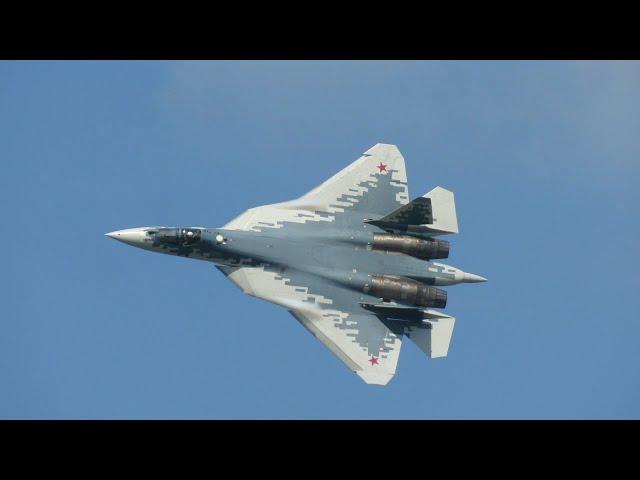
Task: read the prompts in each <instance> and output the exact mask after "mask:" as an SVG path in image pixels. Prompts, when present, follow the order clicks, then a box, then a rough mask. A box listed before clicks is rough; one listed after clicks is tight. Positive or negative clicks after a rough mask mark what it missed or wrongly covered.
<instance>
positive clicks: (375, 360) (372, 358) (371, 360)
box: [369, 355, 379, 366]
mask: <svg viewBox="0 0 640 480" xmlns="http://www.w3.org/2000/svg"><path fill="white" fill-rule="evenodd" d="M369 361H370V362H371V366H373V365H379V364H378V359H377V358H376V357H374V356H373V355H371V358H370V359H369Z"/></svg>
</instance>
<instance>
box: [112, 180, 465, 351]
mask: <svg viewBox="0 0 640 480" xmlns="http://www.w3.org/2000/svg"><path fill="white" fill-rule="evenodd" d="M393 172H394V170H388V171H384V172H383V171H379V172H373V173H371V175H370V176H369V178H368V179H366V180H365V181H362V182H360V183H358V184H357V185H356V188H350V189H349V191H348V192H345V193H342V194H341V195H340V196H338V197H336V198H335V202H332V203H331V204H330V206H331V207H334V211H331V212H329V211H322V210H315V211H313V214H312V213H311V212H299V213H298V214H296V215H295V217H296V221H286V220H285V221H280V220H277V221H276V222H257V225H256V226H253V227H252V229H251V230H249V231H243V230H229V229H224V228H209V227H180V228H181V229H186V230H198V231H200V233H201V240H200V241H198V242H196V243H195V244H193V245H184V244H177V245H171V244H166V243H162V242H159V241H157V240H155V239H154V235H153V234H145V236H144V239H142V240H141V241H139V242H136V243H135V246H138V247H141V248H144V249H146V250H151V251H156V252H159V253H165V254H169V255H177V256H183V257H187V258H193V259H198V260H205V261H211V262H214V263H215V264H216V266H217V267H218V268H219V270H220V271H221V272H223V273H224V274H225V275H227V276H228V275H229V274H231V273H232V272H234V271H235V269H237V268H238V267H245V266H249V267H258V268H260V269H262V270H264V271H266V272H272V273H274V274H276V276H275V280H276V281H280V282H283V283H284V284H286V285H289V286H291V287H294V288H295V289H296V292H299V293H300V294H301V295H303V296H304V295H306V297H304V298H305V299H304V302H309V303H313V304H316V306H318V307H319V308H322V309H326V311H327V313H326V314H325V315H324V316H328V317H330V318H331V319H332V321H333V323H334V326H335V327H336V328H338V329H343V330H345V331H346V332H347V335H348V336H349V337H351V338H352V340H353V342H355V343H357V344H358V345H359V346H360V347H361V348H362V349H364V350H366V351H367V353H368V355H370V356H376V357H380V358H382V359H384V358H386V356H387V354H388V352H389V351H390V349H391V348H393V346H394V343H395V342H397V341H400V339H401V338H402V335H403V332H405V331H408V329H409V328H410V330H411V331H414V330H415V329H419V328H422V329H429V328H431V325H430V324H429V323H425V322H423V321H422V317H421V316H420V315H418V316H415V315H414V316H413V317H414V318H412V317H411V315H408V316H407V315H404V317H405V318H403V319H402V320H398V319H396V317H402V315H394V314H393V312H394V311H398V312H400V311H401V310H399V309H398V310H394V309H392V310H391V313H388V310H382V311H381V310H378V311H376V310H372V309H371V308H365V307H363V306H362V304H363V303H364V304H369V305H376V304H381V299H380V298H377V297H373V296H371V295H368V294H367V293H365V290H367V287H368V285H370V278H371V274H374V273H378V274H390V275H399V276H404V277H409V278H412V279H415V280H418V281H420V282H424V283H425V284H428V285H449V284H454V283H459V279H460V274H459V273H458V277H456V271H458V270H457V269H455V268H453V267H449V266H447V265H444V264H442V263H438V262H429V261H425V260H420V259H417V258H413V257H410V256H407V255H403V254H389V253H387V252H381V251H375V250H372V249H371V244H372V242H373V234H374V233H384V232H386V231H388V230H389V229H387V230H385V229H384V228H382V227H383V226H384V224H378V225H376V224H375V223H376V221H378V220H381V219H382V220H383V221H384V222H391V223H395V224H396V226H398V223H402V222H403V221H407V222H408V221H409V220H410V221H411V223H416V224H417V223H420V224H428V223H431V221H432V206H431V202H430V200H429V199H425V198H422V197H420V198H419V199H416V201H414V202H411V203H409V204H407V200H408V188H407V184H406V183H405V182H399V181H397V180H394V179H393V178H392V174H393ZM363 189H365V190H364V194H359V192H361V191H363ZM336 210H337V211H336ZM369 222H373V223H369ZM158 228H162V227H147V228H146V230H145V231H146V232H149V231H154V230H157V229H158ZM402 228H403V227H402V225H400V229H402ZM114 233H118V232H114ZM109 235H111V234H109ZM220 236H222V237H223V238H224V241H223V242H222V243H220V242H219V241H217V240H216V238H218V239H219V238H220ZM128 243H130V242H128ZM458 272H461V271H458ZM326 299H328V300H326ZM399 306H401V305H399ZM336 310H337V311H339V312H346V313H347V314H348V315H341V314H336V313H332V312H335V311H336ZM411 310H413V311H415V310H414V309H411ZM405 311H406V309H405ZM292 313H294V316H295V317H296V319H298V320H299V321H300V318H298V316H297V315H296V314H295V312H292ZM371 316H375V317H376V318H378V319H379V320H380V322H375V323H374V322H370V321H369V320H368V319H369V318H370V317H371ZM301 323H303V322H301ZM303 325H304V323H303ZM386 329H388V330H389V332H393V333H394V334H395V336H393V335H390V334H389V332H387V331H386ZM382 330H384V331H382ZM312 333H313V332H312Z"/></svg>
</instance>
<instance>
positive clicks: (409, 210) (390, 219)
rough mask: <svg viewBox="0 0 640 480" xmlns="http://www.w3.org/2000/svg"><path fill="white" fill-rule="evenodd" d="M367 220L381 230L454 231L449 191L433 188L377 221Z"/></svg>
mask: <svg viewBox="0 0 640 480" xmlns="http://www.w3.org/2000/svg"><path fill="white" fill-rule="evenodd" d="M368 223H371V224H372V225H376V226H377V227H380V228H382V229H384V230H387V231H391V232H395V233H402V234H407V235H415V236H427V237H431V236H435V235H444V234H448V233H458V218H457V216H456V204H455V198H454V196H453V192H451V191H449V190H446V189H444V188H442V187H436V188H434V189H433V190H431V191H430V192H429V193H426V194H425V195H423V196H422V197H418V198H416V199H415V200H413V201H411V202H409V203H408V204H406V205H403V206H401V207H400V208H398V209H396V210H394V211H393V212H391V213H389V214H387V215H385V216H384V217H382V218H379V219H377V220H369V221H368Z"/></svg>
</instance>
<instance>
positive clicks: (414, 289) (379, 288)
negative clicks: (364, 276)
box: [368, 274, 447, 308]
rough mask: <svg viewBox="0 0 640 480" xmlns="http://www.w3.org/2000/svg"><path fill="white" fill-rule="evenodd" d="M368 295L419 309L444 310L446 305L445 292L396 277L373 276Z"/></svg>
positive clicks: (408, 279)
mask: <svg viewBox="0 0 640 480" xmlns="http://www.w3.org/2000/svg"><path fill="white" fill-rule="evenodd" d="M368 293H371V294H372V295H375V296H376V297H380V298H385V299H389V300H396V301H398V302H402V303H408V304H412V305H419V306H421V307H434V308H444V307H445V306H446V305H447V292H445V291H444V290H440V289H439V288H435V287H430V286H428V285H425V284H424V283H420V282H418V281H416V280H413V279H411V278H406V277H399V276H397V275H379V274H373V275H372V276H371V287H370V290H369V292H368Z"/></svg>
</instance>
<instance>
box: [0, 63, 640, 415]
mask: <svg viewBox="0 0 640 480" xmlns="http://www.w3.org/2000/svg"><path fill="white" fill-rule="evenodd" d="M639 86H640V63H637V62H635V63H633V62H505V61H503V62H344V61H343V62H131V61H129V62H111V61H110V62H0V159H1V165H2V174H1V175H0V202H1V203H0V204H1V205H2V210H1V211H2V216H3V219H2V220H3V221H2V226H1V227H0V229H1V231H2V239H3V245H4V254H3V255H2V266H1V268H0V292H1V293H0V299H1V301H2V311H3V313H2V315H1V316H0V418H370V419H383V418H454V419H456V418H640V315H639V309H638V295H639V290H638V287H639V286H640V281H639V278H640V277H639V273H640V262H639V260H640V255H639V253H640V251H639V242H638V236H639V233H640V227H639V222H640V215H639V213H640V212H639V210H640V209H639V207H638V202H639V201H640V193H639V192H638V186H637V185H638V182H639V181H640V88H639ZM378 142H383V143H394V144H396V145H398V146H399V148H400V150H401V152H402V153H403V155H404V156H405V160H406V165H407V172H408V177H409V188H410V194H411V196H412V197H416V196H419V195H422V194H423V193H425V192H427V191H428V190H430V189H431V188H433V187H434V186H436V185H440V186H443V187H445V188H448V189H451V190H453V191H454V192H455V194H456V201H457V208H458V219H459V223H460V231H461V233H460V235H458V236H455V237H450V238H448V239H449V240H451V241H452V248H451V254H450V258H449V259H448V260H447V263H450V264H451V265H454V266H458V267H460V268H462V269H464V270H466V271H470V272H473V273H477V274H480V275H483V276H486V277H487V278H488V279H489V283H486V284H476V285H458V286H454V287H450V288H449V289H448V291H449V303H448V305H447V312H448V313H449V314H451V315H454V316H455V317H456V318H457V322H456V328H455V331H454V335H453V340H452V343H451V348H450V350H449V356H448V357H447V358H445V359H436V360H430V359H427V358H426V357H425V356H424V354H423V353H422V352H421V351H419V350H418V349H417V348H416V347H415V346H414V345H413V344H412V343H411V342H405V343H404V346H403V351H402V355H401V357H400V361H399V364H398V371H397V374H396V377H395V378H394V379H393V380H392V381H391V383H390V384H389V385H388V386H387V387H376V386H368V385H366V384H364V383H363V382H362V381H361V380H360V379H359V378H358V377H357V376H356V375H355V374H354V373H352V372H351V371H349V370H348V369H347V368H346V367H345V366H344V365H343V364H342V363H341V362H340V361H339V360H337V359H336V358H335V357H334V356H333V355H332V354H331V353H330V352H329V351H328V350H327V349H326V348H325V347H324V346H323V345H322V344H321V343H320V342H318V341H316V340H315V339H314V338H313V337H312V336H311V335H310V334H309V333H308V332H307V331H306V330H305V329H304V328H303V327H302V326H301V325H299V324H298V323H297V322H296V321H295V319H294V318H293V317H292V316H291V315H290V314H289V313H287V312H286V311H285V310H284V309H281V308H279V307H276V306H275V305H271V304H269V303H266V302H264V301H261V300H258V299H255V298H252V297H248V296H245V295H244V294H242V293H241V291H240V290H239V289H238V288H237V287H236V286H234V285H233V284H232V283H231V282H229V281H228V280H226V279H225V278H224V276H223V275H222V274H220V272H218V271H217V270H216V269H215V268H214V267H213V266H212V264H209V263H206V262H198V261H194V260H189V259H182V258H174V257H169V256H165V255H160V254H156V253H151V252H145V251H142V250H139V249H135V248H133V247H129V246H127V245H124V244H121V243H119V242H116V241H114V240H111V239H109V238H107V237H105V236H103V234H104V233H105V232H109V231H112V230H117V229H121V228H129V227H137V226H145V225H204V226H212V227H215V226H221V225H223V224H224V223H226V222H227V221H228V220H230V219H231V218H233V217H235V216H236V215H238V214H239V213H241V212H242V211H243V210H245V209H247V208H249V207H254V206H258V205H261V204H266V203H273V202H277V201H283V200H288V199H292V198H295V197H297V196H299V195H301V194H303V193H305V192H307V191H308V190H310V189H311V188H313V187H315V186H316V185H317V184H319V183H321V182H322V181H324V180H325V179H326V178H328V177H329V176H331V175H333V174H334V173H335V172H337V171H338V170H340V169H342V168H343V167H344V166H346V165H347V164H348V163H350V162H352V161H353V160H355V159H356V158H357V157H358V156H359V155H360V154H361V153H362V152H364V151H365V150H366V149H368V148H369V147H371V146H372V145H374V144H375V143H378Z"/></svg>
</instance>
